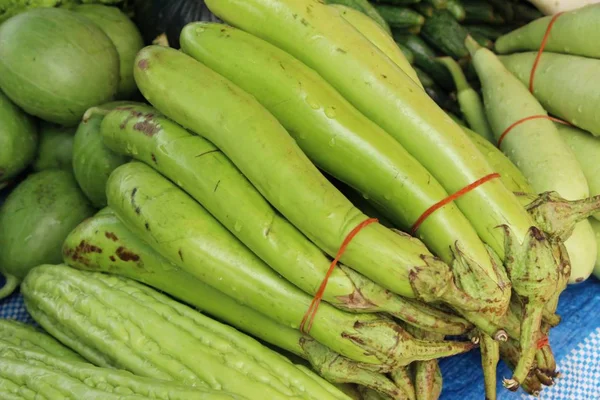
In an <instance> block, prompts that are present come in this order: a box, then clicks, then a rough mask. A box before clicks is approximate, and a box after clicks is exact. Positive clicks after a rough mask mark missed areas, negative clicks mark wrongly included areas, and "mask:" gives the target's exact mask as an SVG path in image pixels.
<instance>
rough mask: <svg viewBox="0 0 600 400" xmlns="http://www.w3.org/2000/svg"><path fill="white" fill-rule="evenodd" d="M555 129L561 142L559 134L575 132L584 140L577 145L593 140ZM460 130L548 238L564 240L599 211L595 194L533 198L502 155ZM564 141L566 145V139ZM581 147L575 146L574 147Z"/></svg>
mask: <svg viewBox="0 0 600 400" xmlns="http://www.w3.org/2000/svg"><path fill="white" fill-rule="evenodd" d="M556 127H557V128H558V131H559V133H561V136H562V137H563V139H564V138H565V137H564V135H562V134H563V133H564V134H565V135H568V134H571V133H573V131H575V132H577V133H580V135H579V137H580V138H585V140H584V141H583V142H582V143H581V144H583V143H586V142H587V141H588V140H593V141H595V140H596V139H594V137H593V136H590V135H588V134H586V133H584V132H581V131H579V130H578V129H576V128H572V127H567V126H564V125H561V124H557V125H556ZM463 129H464V131H465V133H466V134H467V135H468V136H469V138H470V139H471V140H472V141H473V143H474V144H475V145H476V146H477V148H478V149H479V151H480V152H481V154H483V155H484V157H485V158H486V160H487V161H488V162H489V164H490V165H491V166H492V168H494V170H495V171H496V172H498V173H500V179H501V180H502V182H503V183H504V185H505V186H506V187H507V188H508V189H509V190H511V191H512V192H514V193H515V194H516V195H517V197H518V198H519V200H520V201H521V203H522V204H523V206H524V207H525V209H526V210H527V211H528V212H529V214H530V215H531V216H532V217H533V218H534V220H535V221H536V222H537V223H538V225H539V226H540V227H541V228H542V230H544V232H546V233H548V234H549V235H551V236H556V237H560V238H561V239H563V240H566V239H568V238H569V237H570V236H571V234H572V233H573V230H574V229H575V227H576V226H577V223H578V222H580V221H583V220H585V219H587V218H589V217H590V216H591V215H594V214H597V213H598V210H599V209H600V197H599V196H598V194H600V193H595V196H593V197H590V198H585V199H583V200H571V201H569V200H565V199H564V198H562V197H560V196H559V195H558V194H557V193H556V192H546V193H542V194H541V195H537V194H536V193H535V191H534V190H533V188H532V187H531V185H530V184H529V182H528V180H527V178H525V176H524V175H523V173H522V172H521V171H520V170H519V169H518V168H517V166H516V165H515V164H513V162H512V161H510V159H509V158H508V157H507V156H506V155H505V154H504V153H502V152H501V151H500V150H499V149H498V148H497V147H496V146H494V145H493V144H491V143H490V142H488V141H487V140H485V139H483V138H482V137H481V136H479V135H478V134H477V133H475V132H473V131H471V130H470V129H468V128H466V127H463ZM565 141H566V142H567V143H569V142H568V140H565ZM581 144H579V143H578V146H579V145H581ZM578 146H577V147H578ZM592 147H593V146H588V148H586V151H587V150H590V148H592ZM591 151H593V150H591ZM578 160H580V158H578ZM592 161H593V160H592ZM592 161H590V164H586V167H588V168H590V169H589V170H587V171H588V172H590V171H592V168H593V167H594V163H593V162H592ZM586 162H587V159H586ZM580 164H581V165H582V168H583V165H584V164H583V161H580ZM586 178H587V175H586ZM588 180H589V178H588ZM592 247H593V245H592Z"/></svg>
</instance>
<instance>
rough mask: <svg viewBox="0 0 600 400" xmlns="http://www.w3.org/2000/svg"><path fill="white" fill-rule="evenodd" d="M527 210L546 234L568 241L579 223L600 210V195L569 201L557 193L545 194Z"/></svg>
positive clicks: (529, 205)
mask: <svg viewBox="0 0 600 400" xmlns="http://www.w3.org/2000/svg"><path fill="white" fill-rule="evenodd" d="M525 208H526V209H527V212H529V214H530V215H531V216H532V217H533V218H534V220H535V222H536V223H537V224H538V226H539V227H540V228H542V230H543V231H544V232H546V233H548V234H549V235H550V236H552V237H559V238H561V239H562V240H567V239H568V238H569V236H571V233H573V229H575V225H576V224H577V223H578V222H580V221H583V220H584V219H587V218H589V217H590V216H592V214H594V213H596V212H597V211H598V210H600V195H597V196H592V197H588V198H585V199H582V200H574V201H569V200H566V199H564V198H562V197H561V196H559V195H558V193H556V192H544V193H542V194H540V195H539V196H538V197H537V198H536V199H535V200H533V201H532V202H531V203H529V204H528V205H526V207H525Z"/></svg>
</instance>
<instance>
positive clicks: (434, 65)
mask: <svg viewBox="0 0 600 400" xmlns="http://www.w3.org/2000/svg"><path fill="white" fill-rule="evenodd" d="M394 40H396V42H397V43H398V44H400V45H403V46H405V47H407V48H408V49H410V51H412V53H413V55H414V59H415V63H414V65H415V66H417V67H419V68H420V69H421V70H423V71H425V72H427V74H428V75H430V76H431V78H433V79H434V80H435V82H436V83H437V84H438V85H440V86H441V87H442V88H443V89H445V90H453V89H454V81H453V80H452V76H451V75H450V73H449V72H448V70H447V69H446V67H444V66H443V65H442V64H441V63H439V62H438V61H437V60H436V58H437V54H436V53H435V51H434V50H433V49H432V48H431V47H430V46H429V45H428V44H427V43H425V41H424V40H423V39H421V38H420V37H419V36H416V35H406V34H398V33H396V32H394Z"/></svg>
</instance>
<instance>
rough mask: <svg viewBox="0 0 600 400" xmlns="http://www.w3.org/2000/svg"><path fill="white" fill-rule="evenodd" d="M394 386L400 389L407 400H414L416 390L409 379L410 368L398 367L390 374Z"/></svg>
mask: <svg viewBox="0 0 600 400" xmlns="http://www.w3.org/2000/svg"><path fill="white" fill-rule="evenodd" d="M390 378H392V381H393V382H394V384H395V385H396V386H397V387H399V388H400V389H402V391H403V392H404V394H405V395H406V397H407V398H408V400H416V389H415V385H414V383H413V378H412V377H411V372H410V366H405V367H400V368H397V369H395V370H393V371H392V372H391V373H390Z"/></svg>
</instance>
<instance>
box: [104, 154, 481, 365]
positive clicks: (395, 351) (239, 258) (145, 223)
mask: <svg viewBox="0 0 600 400" xmlns="http://www.w3.org/2000/svg"><path fill="white" fill-rule="evenodd" d="M107 197H108V204H109V206H110V207H111V208H112V209H113V210H114V211H115V213H116V214H117V215H118V216H119V218H120V219H121V220H122V221H123V223H124V224H125V226H127V227H128V228H129V229H131V230H132V231H133V232H134V233H135V234H136V235H139V236H140V237H141V238H142V239H143V240H144V241H146V242H147V243H149V244H150V245H151V246H152V247H153V248H154V249H155V250H156V251H157V252H158V253H159V254H161V255H162V256H164V257H165V258H167V259H168V260H169V261H170V262H172V263H175V264H176V265H178V266H179V267H181V268H183V269H184V270H185V271H188V272H189V273H190V274H192V275H194V276H195V277H197V278H198V279H200V280H202V281H203V282H204V283H206V284H208V285H210V286H212V287H213V288H215V289H217V290H220V291H222V292H224V293H225V294H227V295H229V296H231V297H233V298H235V299H236V300H237V301H239V302H241V303H243V304H245V305H247V306H250V307H252V308H254V309H255V310H256V311H259V312H262V313H264V314H266V315H269V316H271V317H272V318H273V319H275V320H276V321H278V322H279V323H282V324H285V325H287V326H290V327H292V328H296V329H297V328H299V327H300V325H301V320H302V319H303V316H304V315H305V313H306V311H307V310H308V309H309V307H310V304H311V300H312V297H311V296H309V295H307V294H305V293H304V292H302V291H300V289H298V288H296V287H295V286H293V285H292V284H291V283H289V282H288V281H286V280H285V279H283V278H282V277H281V276H280V275H279V274H277V273H275V272H274V271H273V270H272V269H270V268H269V267H268V266H267V265H266V264H264V263H263V262H262V261H261V260H260V259H259V258H258V257H257V256H255V255H254V253H252V252H251V251H250V250H249V249H248V248H246V247H245V246H244V245H243V244H242V243H241V242H239V241H238V240H237V239H236V238H235V237H234V236H233V235H231V234H230V233H229V232H228V231H227V230H226V228H225V227H223V226H222V225H221V224H219V223H218V222H217V221H216V220H215V219H214V218H213V217H212V216H211V215H210V214H209V213H208V212H207V211H206V210H205V209H204V208H203V207H202V206H201V205H200V204H198V203H196V201H194V200H193V199H192V198H191V197H189V196H188V195H187V194H186V193H184V192H183V191H182V190H181V189H179V188H178V187H177V186H175V184H173V183H171V182H170V181H168V180H167V179H166V178H163V177H162V176H161V175H160V174H158V173H157V172H155V171H154V170H153V169H152V168H151V167H148V166H146V165H145V164H142V163H139V162H132V163H128V164H125V165H122V166H120V167H118V168H117V169H116V170H115V171H114V172H113V173H112V174H111V177H110V178H109V181H108V183H107ZM238 228H239V229H243V226H238ZM117 256H118V254H117ZM309 333H310V335H311V336H312V337H313V338H315V339H316V340H317V341H319V342H320V343H322V344H324V345H326V346H328V347H329V348H331V349H332V350H334V351H336V352H338V353H340V354H342V355H344V356H346V357H348V358H350V359H353V360H355V361H359V362H364V363H365V364H367V365H368V364H372V366H373V368H374V369H377V370H382V371H385V370H388V369H390V368H391V369H393V368H394V367H395V366H398V365H405V364H408V363H410V362H412V361H414V360H415V359H430V358H436V357H439V356H443V355H450V354H456V352H459V353H460V352H464V351H467V350H468V349H470V346H469V344H468V343H456V344H450V343H448V342H437V343H435V344H433V345H432V344H430V343H428V344H424V343H422V342H420V341H416V340H413V338H412V337H411V336H410V335H408V334H407V333H406V332H404V330H402V329H401V328H400V327H399V326H398V325H397V324H395V323H393V322H392V321H391V320H389V319H387V318H384V317H381V316H377V315H369V314H360V315H356V314H349V313H345V312H343V311H341V310H337V309H335V308H333V307H332V306H330V305H329V304H327V303H321V305H320V307H319V308H318V310H317V312H316V314H315V316H314V324H313V325H312V329H311V330H310V332H309Z"/></svg>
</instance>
